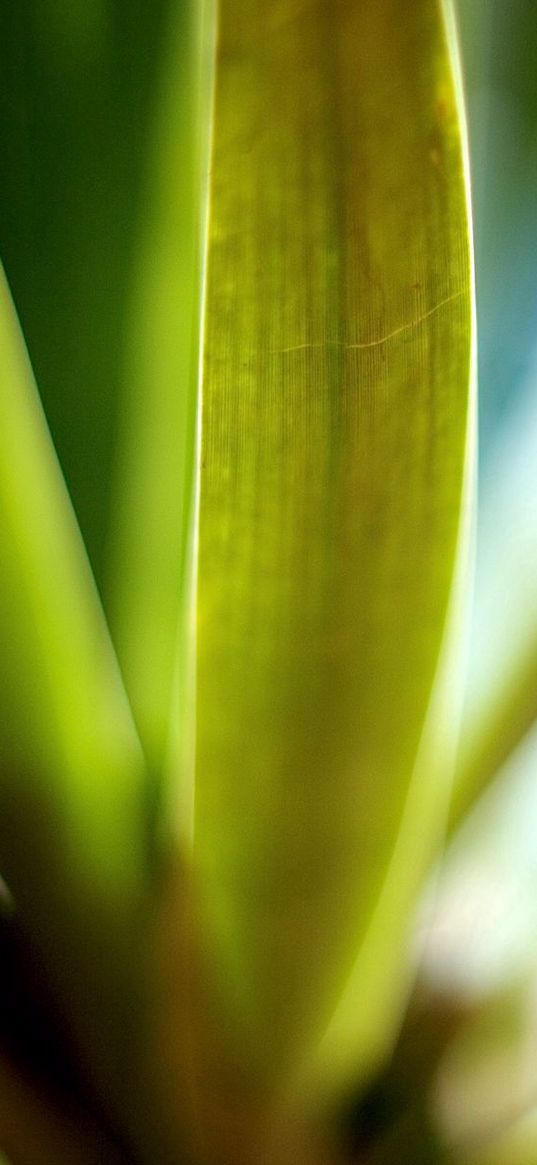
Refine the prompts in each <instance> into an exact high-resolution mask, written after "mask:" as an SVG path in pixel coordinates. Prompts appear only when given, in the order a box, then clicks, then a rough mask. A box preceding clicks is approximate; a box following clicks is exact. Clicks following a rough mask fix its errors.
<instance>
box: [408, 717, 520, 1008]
mask: <svg viewBox="0 0 537 1165" xmlns="http://www.w3.org/2000/svg"><path fill="white" fill-rule="evenodd" d="M432 902H433V905H432V906H431V896H428V903H429V905H428V907H427V911H426V918H425V919H424V920H423V921H422V926H424V927H425V931H426V933H425V938H424V946H423V968H422V973H423V976H424V978H425V980H426V981H427V982H428V983H429V984H430V986H431V987H433V988H434V989H435V990H439V991H445V992H447V993H449V994H456V995H462V996H463V997H464V998H466V999H468V1000H472V999H478V998H480V997H483V996H485V995H489V994H491V993H493V992H496V991H498V990H500V989H503V988H505V987H507V986H508V985H510V984H512V983H515V982H516V981H517V980H519V979H520V978H524V976H525V975H529V974H530V973H531V971H532V969H534V970H535V972H536V973H537V728H535V729H534V730H533V731H532V732H531V733H530V735H529V736H528V738H527V739H526V740H525V741H524V742H523V743H522V745H521V746H520V747H519V748H518V749H517V750H516V753H515V754H514V755H513V756H512V757H511V759H510V761H509V762H508V764H506V765H505V767H504V769H503V771H502V773H501V774H500V776H499V777H498V778H497V780H496V781H495V782H494V783H493V785H492V786H491V787H490V788H489V790H488V791H487V793H485V794H484V795H483V797H482V798H481V800H480V801H479V802H478V804H477V805H476V807H475V809H474V810H473V812H472V813H471V814H470V815H469V817H468V819H467V820H466V821H465V823H464V824H463V826H462V827H461V829H460V830H459V831H458V833H457V835H456V836H455V838H454V841H453V842H452V844H451V846H450V847H449V850H448V852H447V855H446V857H445V859H444V861H443V862H442V864H441V866H440V868H439V870H438V871H437V873H436V876H435V886H434V888H433V891H432Z"/></svg>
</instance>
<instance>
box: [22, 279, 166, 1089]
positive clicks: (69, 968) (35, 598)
mask: <svg viewBox="0 0 537 1165" xmlns="http://www.w3.org/2000/svg"><path fill="white" fill-rule="evenodd" d="M0 352H1V361H0V555H1V560H2V573H1V579H0V658H1V659H2V668H1V672H0V708H1V724H2V727H1V733H0V869H1V871H2V875H3V876H4V877H5V879H6V882H7V884H8V886H9V888H10V890H11V892H12V895H13V899H14V905H15V909H16V911H17V912H18V916H19V921H20V924H21V925H22V927H23V929H24V930H25V931H26V932H27V933H28V934H29V935H30V936H31V941H32V943H33V945H34V948H35V950H36V952H37V953H36V957H37V959H38V965H41V964H42V965H43V968H44V973H45V974H46V975H47V976H48V977H49V978H50V979H51V980H52V984H53V990H54V992H56V991H58V992H59V993H60V994H61V995H62V997H63V1001H64V1006H65V1009H66V1013H67V1015H68V1016H69V1019H70V1021H71V1022H72V1023H74V1026H75V1032H76V1036H77V1038H78V1039H79V1040H80V1041H81V1042H82V1043H83V1045H84V1047H85V1051H86V1052H87V1050H88V1048H90V1047H93V1052H94V1053H95V1060H96V1062H99V1061H102V1064H101V1065H100V1066H101V1067H102V1066H103V1065H104V1064H105V1063H106V1062H107V1060H108V1059H109V1057H110V1055H111V1054H113V1053H112V1050H111V1049H113V1048H114V1047H115V1053H116V1054H119V1048H118V1040H119V1041H122V1040H123V1038H124V1032H123V1031H122V1028H123V1027H124V1025H125V1023H126V1020H127V1015H126V1013H127V1014H128V1007H129V1004H128V1003H127V998H128V991H127V981H128V978H129V975H130V969H128V968H129V964H132V965H134V958H133V950H132V944H133V942H134V939H135V930H134V922H135V917H136V913H137V911H138V910H139V906H140V901H141V890H142V879H143V876H144V872H145V869H144V867H145V859H144V847H145V841H144V832H143V806H144V768H143V762H142V757H141V751H140V747H139V743H138V739H137V736H136V733H135V730H134V727H133V724H132V719H131V716H130V712H129V708H128V705H127V701H126V699H125V695H124V692H123V689H122V685H121V680H120V677H119V672H118V668H117V664H116V661H115V657H114V654H113V651H112V648H111V644H110V640H109V636H108V632H107V629H106V625H105V623H104V619H103V616H102V612H101V610H100V606H99V602H98V599H97V595H96V591H95V586H94V583H93V579H92V576H91V572H90V570H89V567H88V563H87V560H86V556H85V553H84V548H83V545H82V542H81V539H80V535H79V533H78V528H77V526H76V522H75V519H74V516H73V513H72V510H71V506H70V503H69V500H68V496H67V493H66V490H65V487H64V483H63V480H62V478H61V473H60V471H59V468H58V464H57V461H56V457H55V454H54V450H53V447H52V443H51V441H50V437H49V434H48V431H47V427H46V422H45V420H44V416H43V413H42V410H41V406H40V402H39V398H38V396H37V392H36V388H35V385H34V382H33V378H32V372H31V369H30V365H29V362H28V358H27V355H26V351H25V347H24V342H23V338H22V335H21V333H20V331H19V327H18V323H17V320H16V316H15V312H14V309H13V305H12V302H11V300H10V297H9V292H8V289H7V285H6V282H5V279H4V276H3V273H2V275H1V282H0ZM129 1022H130V1020H129ZM120 1032H121V1033H122V1034H121V1037H120V1035H119V1033H120Z"/></svg>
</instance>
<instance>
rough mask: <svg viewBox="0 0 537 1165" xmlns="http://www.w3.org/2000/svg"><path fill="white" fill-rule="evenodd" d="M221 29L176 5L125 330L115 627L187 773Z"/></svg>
mask: <svg viewBox="0 0 537 1165" xmlns="http://www.w3.org/2000/svg"><path fill="white" fill-rule="evenodd" d="M213 37H214V13H213V6H212V3H211V2H210V0H204V2H203V3H200V2H199V0H188V2H187V3H185V4H182V5H178V6H177V5H174V6H173V10H172V14H171V20H170V27H169V30H168V36H167V40H166V51H165V53H163V54H162V59H161V75H160V84H159V93H158V101H157V102H156V108H155V112H154V115H153V119H152V122H151V127H150V128H151V137H150V146H149V148H148V166H147V173H146V176H145V178H146V190H145V198H144V213H143V215H142V216H141V221H140V227H139V246H138V252H137V259H136V266H135V271H134V275H133V281H132V282H133V288H132V294H131V302H130V309H129V319H128V328H127V332H126V334H127V339H126V350H125V355H124V368H123V380H124V392H123V400H122V409H121V430H120V437H121V441H120V451H119V455H118V459H117V460H118V470H117V474H116V483H115V498H114V505H113V519H112V527H111V550H110V563H109V571H108V586H107V606H108V608H109V610H110V612H111V623H112V629H113V634H114V640H115V643H116V645H117V649H118V653H119V658H120V663H121V666H122V671H123V674H124V676H125V680H126V684H127V689H128V692H129V697H130V700H131V704H132V707H133V710H134V714H135V717H136V720H137V723H138V727H139V730H140V733H141V738H142V742H143V745H144V748H145V752H146V755H147V758H148V761H149V764H150V767H151V770H152V772H153V774H154V775H155V779H157V774H158V773H160V771H161V770H162V768H163V766H165V765H166V763H167V761H166V757H167V753H168V752H169V754H170V755H169V757H168V763H169V766H170V768H171V769H172V770H173V780H174V783H175V785H176V784H177V768H178V767H181V765H182V763H183V762H184V763H186V764H188V757H187V754H188V749H189V745H188V742H189V741H190V739H191V728H189V721H191V706H190V704H191V702H190V699H189V697H188V693H187V692H186V691H185V687H186V685H187V684H188V681H189V680H190V679H191V671H192V667H191V647H190V641H191V638H192V635H191V625H192V614H191V610H192V606H191V603H192V564H193V547H192V533H193V508H194V486H195V464H196V450H197V422H198V409H197V401H198V365H199V332H200V299H201V281H202V258H203V255H202V247H203V225H204V219H205V191H204V182H205V183H206V178H205V179H204V177H203V176H204V175H206V171H207V150H208V134H209V127H210V109H209V105H210V96H211V65H212V56H213V46H212V38H213ZM170 725H171V728H170ZM170 733H171V738H170ZM184 758H187V759H186V761H184ZM178 796H180V794H178Z"/></svg>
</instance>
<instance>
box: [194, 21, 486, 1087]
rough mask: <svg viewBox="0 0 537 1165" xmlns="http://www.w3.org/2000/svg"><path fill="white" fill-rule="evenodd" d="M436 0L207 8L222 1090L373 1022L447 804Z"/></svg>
mask: <svg viewBox="0 0 537 1165" xmlns="http://www.w3.org/2000/svg"><path fill="white" fill-rule="evenodd" d="M445 11H446V12H447V14H448V16H449V7H447V8H446V10H445ZM445 11H444V9H443V8H442V6H441V5H440V4H434V3H433V4H431V3H430V0H418V2H417V3H415V4H413V5H412V6H410V7H409V6H408V4H406V3H403V2H402V0H363V2H362V3H360V4H354V3H346V2H345V0H338V2H337V3H336V4H333V3H331V4H328V3H316V4H311V3H296V2H294V3H293V2H291V0H264V2H263V3H261V4H258V5H256V6H255V8H252V5H251V4H250V3H249V0H223V3H222V4H221V8H220V40H219V48H218V59H217V75H216V94H215V113H214V127H213V142H214V145H213V158H212V167H211V187H210V217H209V243H208V275H207V303H206V327H205V364H204V377H203V408H202V447H201V493H200V514H199V563H198V572H199V573H198V651H197V695H196V705H197V740H196V791H195V832H194V857H193V862H194V885H195V895H196V903H197V911H198V915H197V917H198V924H199V931H200V936H201V937H200V942H201V947H202V954H203V957H204V958H205V995H203V996H202V998H203V1000H204V1002H203V1013H204V1015H205V1016H206V1017H207V1016H208V1018H206V1020H205V1022H206V1023H207V1028H208V1033H206V1038H207V1046H206V1048H205V1053H204V1054H205V1056H206V1059H207V1061H208V1062H211V1061H212V1067H211V1070H212V1071H213V1073H214V1079H213V1080H212V1083H208V1084H207V1087H208V1089H209V1090H210V1089H211V1088H213V1090H214V1091H215V1092H217V1091H218V1088H219V1087H221V1088H223V1089H224V1091H225V1089H226V1088H228V1087H229V1079H234V1081H235V1085H237V1081H241V1080H242V1085H244V1087H245V1088H246V1089H247V1090H248V1092H249V1093H250V1094H251V1093H254V1094H255V1092H256V1090H257V1089H260V1090H261V1092H263V1091H264V1090H266V1089H269V1090H270V1089H271V1088H275V1087H277V1088H278V1089H279V1090H282V1089H283V1090H284V1091H285V1090H286V1089H289V1088H290V1089H291V1090H293V1089H294V1088H295V1087H298V1088H299V1090H302V1089H303V1088H304V1087H306V1086H307V1087H308V1088H309V1087H313V1086H315V1087H316V1086H317V1085H320V1086H321V1087H322V1088H324V1089H325V1091H326V1089H327V1088H329V1087H332V1086H338V1085H339V1084H340V1083H341V1081H342V1080H344V1079H347V1078H348V1077H349V1075H351V1074H352V1073H355V1074H357V1075H359V1073H360V1071H361V1070H363V1069H364V1067H367V1066H368V1065H370V1063H371V1060H372V1058H373V1057H374V1056H375V1055H377V1054H378V1053H379V1051H380V1050H381V1049H383V1048H384V1047H385V1046H386V1042H387V1040H388V1039H389V1038H390V1034H391V1032H392V1031H393V1026H394V1024H395V1022H396V1020H397V1012H398V1008H399V1006H400V1001H401V995H402V991H403V987H402V983H403V981H406V976H407V973H408V972H407V970H406V969H405V959H404V956H403V954H402V950H403V947H404V943H405V941H406V938H407V926H408V912H409V910H410V907H411V904H412V901H413V899H414V896H415V893H416V889H417V886H418V884H419V881H420V878H421V877H422V874H423V870H424V867H425V865H426V863H427V861H428V860H429V859H430V855H431V851H432V849H433V847H434V845H435V843H436V841H437V839H438V836H439V832H440V830H441V827H442V821H443V818H444V814H445V802H446V796H447V784H448V781H449V776H450V770H451V764H452V756H453V747H454V740H455V735H456V721H457V715H456V711H457V704H458V684H457V671H456V661H457V653H458V645H459V639H460V625H459V620H460V594H459V592H458V589H457V588H455V589H454V579H455V578H456V575H457V574H458V575H459V578H458V584H459V583H463V582H464V579H465V561H466V560H465V549H464V548H465V545H466V540H467V532H468V531H467V526H468V522H467V518H468V513H469V506H468V496H469V494H468V490H469V487H470V485H471V480H472V463H473V459H472V438H473V395H472V393H471V381H472V365H473V355H472V319H473V309H472V293H471V270H470V246H469V230H468V216H467V195H466V184H465V174H464V170H465V166H464V144H463V140H462V139H463V135H464V130H463V127H462V126H461V112H460V104H459V100H458V96H457V93H456V85H455V83H454V80H453V72H452V69H453V59H452V57H453V49H451V50H448V32H447V31H446V28H447V26H446V24H445V21H444V15H445ZM448 23H449V21H448ZM449 38H450V39H452V30H451V26H450V25H449ZM208 967H210V970H208ZM215 1017H216V1018H215ZM203 1022H204V1021H203V1020H202V1019H200V1024H201V1025H203ZM323 1033H324V1034H323ZM230 1049H232V1050H230ZM222 1065H224V1066H222ZM205 1072H206V1073H207V1075H206V1076H205V1077H204V1079H209V1080H210V1072H209V1070H208V1068H207V1064H205ZM297 1081H298V1083H297ZM242 1085H241V1086H242Z"/></svg>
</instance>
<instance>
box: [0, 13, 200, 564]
mask: <svg viewBox="0 0 537 1165" xmlns="http://www.w3.org/2000/svg"><path fill="white" fill-rule="evenodd" d="M172 7H173V8H177V7H179V8H181V5H177V4H175V3H174V0H152V2H151V4H150V5H148V4H147V3H146V2H145V0H87V2H86V0H73V2H71V0H21V2H20V3H18V4H17V5H15V6H12V5H2V6H1V9H0V72H1V75H2V100H1V102H0V141H1V149H0V254H1V255H2V258H3V261H4V263H5V266H6V270H7V271H8V273H9V280H10V286H11V289H12V293H13V297H14V300H15V303H16V305H17V310H18V312H19V315H20V318H21V321H22V326H23V330H24V334H25V337H26V341H27V344H28V347H29V350H30V352H31V354H32V362H33V366H34V369H35V374H36V378H37V381H38V384H39V388H40V392H41V395H42V400H43V403H44V408H45V412H46V415H47V419H48V423H49V425H50V428H51V431H52V433H53V436H54V442H55V445H56V448H57V451H58V456H59V459H60V462H61V464H62V468H63V470H64V473H65V475H66V479H67V482H68V485H69V492H70V494H71V497H72V500H73V504H74V507H75V510H76V513H77V516H78V519H79V522H80V526H81V529H82V532H83V535H84V540H85V543H86V546H87V548H88V553H89V556H90V560H91V562H92V566H93V569H94V571H95V573H96V577H97V581H98V583H99V585H101V584H102V581H103V572H104V567H105V557H106V547H107V529H108V522H109V506H110V492H111V482H112V474H113V465H114V456H115V448H116V440H117V427H118V398H119V393H120V387H121V375H122V367H121V361H122V353H123V344H124V337H125V331H126V327H127V320H126V306H127V296H128V290H129V287H130V282H131V278H132V270H133V264H134V262H135V257H136V253H137V245H138V238H139V235H138V224H139V221H140V219H141V218H142V217H143V213H144V203H143V191H142V182H143V172H144V166H145V164H146V153H147V147H148V141H147V139H148V129H149V127H150V125H151V123H152V118H153V115H154V104H155V89H156V79H157V76H158V71H159V68H160V63H161V59H162V53H163V39H164V32H165V28H166V24H167V13H168V11H169V10H170V9H171V8H172Z"/></svg>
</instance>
